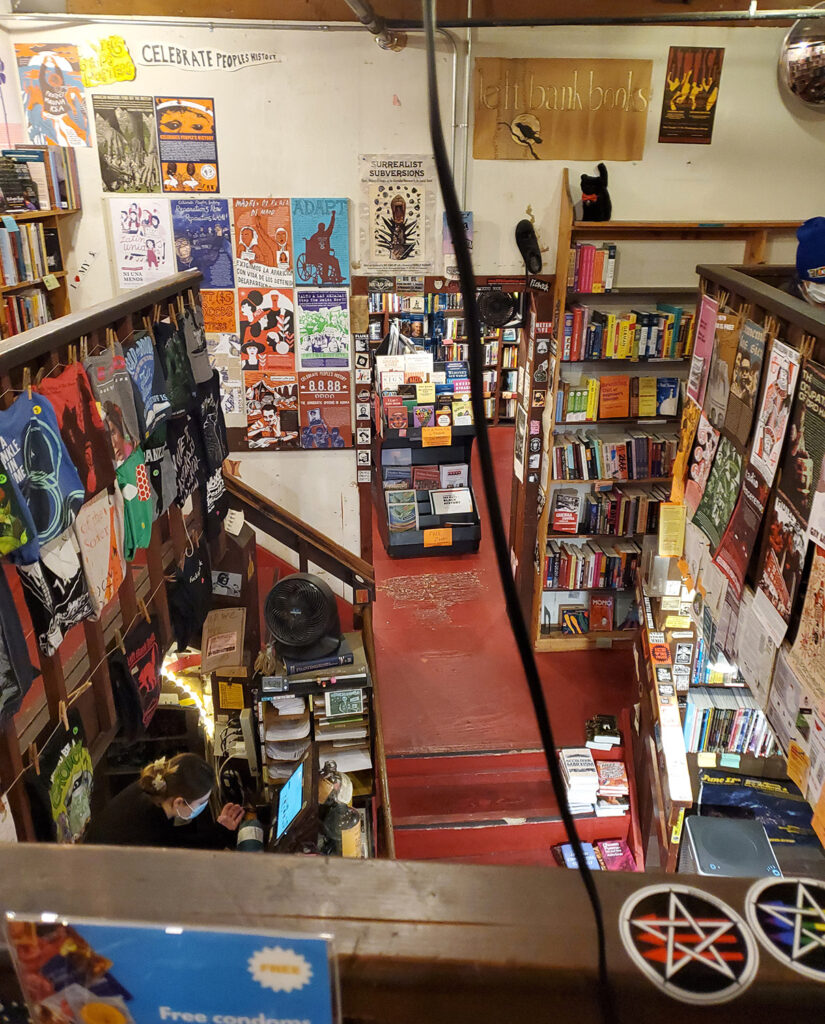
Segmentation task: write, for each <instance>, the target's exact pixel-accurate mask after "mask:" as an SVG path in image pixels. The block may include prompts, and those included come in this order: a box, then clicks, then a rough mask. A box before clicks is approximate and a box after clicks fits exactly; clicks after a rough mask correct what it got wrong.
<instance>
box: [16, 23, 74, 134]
mask: <svg viewBox="0 0 825 1024" xmlns="http://www.w3.org/2000/svg"><path fill="white" fill-rule="evenodd" d="M14 53H15V57H16V58H17V69H18V73H19V75H20V86H21V89H22V101H23V110H24V111H25V112H26V121H27V123H28V130H29V142H31V143H32V144H33V145H35V146H88V145H90V141H89V115H88V113H87V110H86V93H85V90H84V88H83V82H82V80H81V77H80V62H79V59H78V55H77V47H76V46H74V45H72V44H71V43H36V44H31V43H15V45H14Z"/></svg>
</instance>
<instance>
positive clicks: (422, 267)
mask: <svg viewBox="0 0 825 1024" xmlns="http://www.w3.org/2000/svg"><path fill="white" fill-rule="evenodd" d="M359 163H360V168H361V204H360V217H359V222H360V231H359V234H360V250H361V251H360V257H361V267H362V270H363V272H365V273H368V274H369V273H379V274H380V273H390V274H415V273H418V274H423V273H431V272H432V270H433V259H434V256H433V254H434V245H435V242H434V237H433V236H434V218H435V196H436V187H435V165H434V162H433V158H432V157H430V156H381V155H365V156H362V157H361V158H360V160H359Z"/></svg>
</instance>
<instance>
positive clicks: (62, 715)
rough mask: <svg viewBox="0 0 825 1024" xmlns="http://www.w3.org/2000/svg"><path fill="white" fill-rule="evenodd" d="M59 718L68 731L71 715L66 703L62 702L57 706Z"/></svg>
mask: <svg viewBox="0 0 825 1024" xmlns="http://www.w3.org/2000/svg"><path fill="white" fill-rule="evenodd" d="M57 717H58V718H59V719H60V721H61V722H62V723H63V728H64V729H66V730H67V731H68V728H69V713H68V711H67V710H66V701H65V700H61V701H60V703H59V704H58V705H57Z"/></svg>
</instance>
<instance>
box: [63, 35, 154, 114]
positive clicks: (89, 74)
mask: <svg viewBox="0 0 825 1024" xmlns="http://www.w3.org/2000/svg"><path fill="white" fill-rule="evenodd" d="M77 53H78V59H79V61H80V77H81V79H82V80H83V84H84V85H85V86H86V87H87V88H90V87H93V86H96V85H111V84H112V83H113V82H134V80H135V62H134V61H133V60H132V55H131V53H129V47H128V46H127V45H126V40H125V39H124V38H123V37H122V36H107V37H106V38H105V39H98V40H97V41H95V40H92V39H90V40H89V41H88V42H84V43H81V44H80V46H79V47H78V51H77ZM152 120H153V121H154V116H153V118H152ZM152 134H154V126H153V131H152Z"/></svg>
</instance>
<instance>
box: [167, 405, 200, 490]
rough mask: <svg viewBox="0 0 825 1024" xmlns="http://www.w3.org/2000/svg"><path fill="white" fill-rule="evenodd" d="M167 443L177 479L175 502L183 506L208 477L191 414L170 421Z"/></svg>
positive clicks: (197, 431) (196, 426) (196, 427)
mask: <svg viewBox="0 0 825 1024" xmlns="http://www.w3.org/2000/svg"><path fill="white" fill-rule="evenodd" d="M166 441H167V444H168V445H169V451H170V452H171V453H172V461H173V462H174V464H175V475H176V477H177V495H176V497H175V502H176V504H178V505H180V506H183V505H184V504H185V502H186V499H187V498H188V497H189V495H190V494H192V493H193V492H194V490H195V488H196V487H197V486H198V484H199V483H200V482H201V479H202V478H205V475H206V472H205V471H206V457H205V455H204V454H203V446H202V443H201V439H200V431H199V430H198V424H197V422H196V421H195V419H194V418H193V417H192V416H191V415H190V414H189V413H183V414H182V415H180V416H175V417H173V418H172V419H171V420H169V422H168V423H167V424H166Z"/></svg>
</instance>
